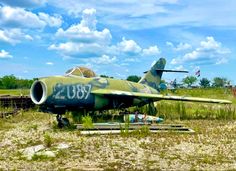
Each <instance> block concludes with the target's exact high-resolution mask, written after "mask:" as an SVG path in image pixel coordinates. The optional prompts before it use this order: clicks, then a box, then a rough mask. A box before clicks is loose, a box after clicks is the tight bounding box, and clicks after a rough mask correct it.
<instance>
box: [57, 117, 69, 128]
mask: <svg viewBox="0 0 236 171" xmlns="http://www.w3.org/2000/svg"><path fill="white" fill-rule="evenodd" d="M57 122H58V123H57V126H58V128H64V127H69V126H70V121H69V120H68V119H67V118H62V115H57Z"/></svg>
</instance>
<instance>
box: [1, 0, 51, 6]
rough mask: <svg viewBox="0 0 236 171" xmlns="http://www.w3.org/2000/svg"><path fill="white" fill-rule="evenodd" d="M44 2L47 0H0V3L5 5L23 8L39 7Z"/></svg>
mask: <svg viewBox="0 0 236 171" xmlns="http://www.w3.org/2000/svg"><path fill="white" fill-rule="evenodd" d="M46 2H47V0H23V1H22V0H0V3H3V4H5V5H9V6H13V7H25V8H32V7H39V6H42V5H44V4H45V3H46Z"/></svg>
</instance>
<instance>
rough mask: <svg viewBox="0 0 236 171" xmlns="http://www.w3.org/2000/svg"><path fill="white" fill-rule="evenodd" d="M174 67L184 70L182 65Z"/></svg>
mask: <svg viewBox="0 0 236 171" xmlns="http://www.w3.org/2000/svg"><path fill="white" fill-rule="evenodd" d="M175 69H176V70H178V71H181V70H185V69H184V66H183V65H179V66H177V67H175Z"/></svg>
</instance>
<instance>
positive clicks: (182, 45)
mask: <svg viewBox="0 0 236 171" xmlns="http://www.w3.org/2000/svg"><path fill="white" fill-rule="evenodd" d="M166 45H167V46H169V47H171V48H172V49H173V50H174V51H184V50H188V49H191V48H192V46H191V45H190V44H188V43H182V42H180V43H179V44H178V45H176V47H175V45H174V44H173V43H172V42H166Z"/></svg>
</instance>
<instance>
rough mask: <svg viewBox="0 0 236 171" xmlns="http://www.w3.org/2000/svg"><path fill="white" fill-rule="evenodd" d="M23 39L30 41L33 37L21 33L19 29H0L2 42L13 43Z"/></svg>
mask: <svg viewBox="0 0 236 171" xmlns="http://www.w3.org/2000/svg"><path fill="white" fill-rule="evenodd" d="M23 40H28V41H32V40H33V38H32V37H31V36H30V35H28V34H25V33H23V32H22V31H21V29H7V30H1V29H0V41H2V42H7V43H10V44H12V45H15V44H17V43H20V42H21V41H23Z"/></svg>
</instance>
